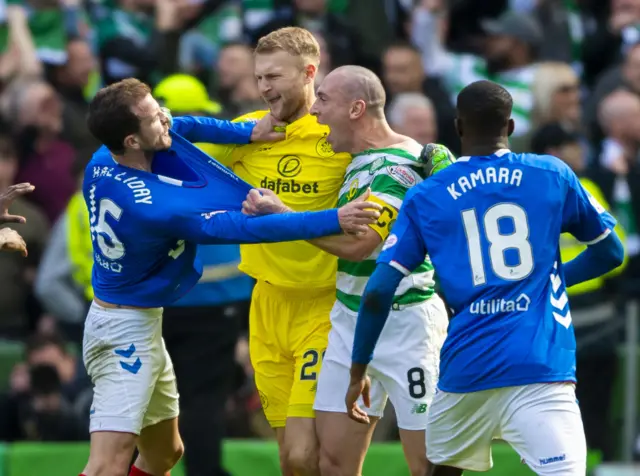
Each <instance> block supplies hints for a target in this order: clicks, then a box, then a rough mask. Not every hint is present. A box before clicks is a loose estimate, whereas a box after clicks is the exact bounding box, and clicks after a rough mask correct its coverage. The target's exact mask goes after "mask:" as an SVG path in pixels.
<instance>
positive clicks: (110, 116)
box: [83, 79, 380, 476]
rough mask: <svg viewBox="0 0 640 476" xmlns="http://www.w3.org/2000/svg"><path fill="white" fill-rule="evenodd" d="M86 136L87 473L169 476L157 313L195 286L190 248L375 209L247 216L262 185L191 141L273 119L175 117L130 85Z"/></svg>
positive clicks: (291, 236) (100, 104) (323, 227)
mask: <svg viewBox="0 0 640 476" xmlns="http://www.w3.org/2000/svg"><path fill="white" fill-rule="evenodd" d="M87 123H88V126H89V130H90V131H91V132H92V134H93V135H94V136H96V138H97V139H99V140H100V141H101V142H102V143H103V144H104V146H103V147H101V148H100V149H99V150H98V151H97V152H96V153H95V154H94V156H93V158H92V160H91V162H90V163H89V165H88V166H87V168H86V171H85V179H84V184H83V193H84V197H85V200H86V202H87V207H88V209H89V219H90V223H91V230H90V231H91V237H92V241H93V251H94V260H95V263H94V266H93V279H92V282H93V289H94V295H95V298H94V302H93V304H92V306H91V308H90V310H89V314H88V316H87V319H86V323H85V330H84V342H83V357H84V363H85V366H86V368H87V371H88V373H89V376H90V377H91V379H92V381H93V384H94V401H93V406H92V410H91V423H90V431H91V451H90V456H89V463H88V464H87V467H86V468H85V470H84V473H83V474H84V475H85V476H106V475H109V476H125V475H126V474H127V470H128V466H129V462H130V460H131V457H132V454H133V450H134V448H135V446H137V447H138V450H139V456H138V458H137V459H136V461H135V464H134V466H133V468H132V469H131V473H130V475H133V476H164V475H165V474H166V473H167V472H168V471H169V470H170V469H171V468H172V467H173V466H174V465H175V464H176V462H177V461H178V460H179V458H180V457H181V455H182V452H183V448H182V441H181V439H180V435H179V432H178V423H177V416H178V394H177V389H176V381H175V375H174V373H173V368H172V364H171V359H170V357H169V355H168V354H167V351H166V348H165V344H164V341H163V339H162V333H161V329H162V308H163V307H164V306H167V305H169V304H171V303H172V302H174V301H176V300H177V299H179V298H180V297H182V296H183V295H184V294H185V293H186V292H187V291H189V289H191V288H192V287H193V286H194V285H195V284H196V283H197V282H198V280H199V279H200V276H201V274H202V265H201V263H200V262H199V261H198V260H196V247H197V244H223V243H226V244H232V243H261V242H278V241H293V240H300V239H311V238H316V237H320V236H325V235H332V234H338V233H340V232H341V231H342V230H344V231H347V232H359V231H361V230H362V229H363V228H364V227H366V226H367V225H368V224H369V223H372V222H373V221H375V220H376V219H377V217H378V216H379V214H378V212H377V211H376V210H377V209H379V208H380V207H379V206H378V205H376V204H374V203H368V202H364V201H360V202H358V203H355V204H350V205H347V206H345V207H343V208H342V209H340V210H336V209H333V210H329V211H322V212H316V213H311V212H307V213H291V214H286V215H279V216H275V215H274V216H265V217H249V216H247V215H243V214H242V213H241V208H242V202H243V200H244V199H245V198H246V197H247V194H248V193H250V195H251V196H252V197H253V199H255V200H258V201H260V200H263V199H264V198H263V197H261V196H260V193H259V192H258V191H257V190H251V188H250V186H249V185H248V184H246V183H245V182H243V181H242V180H241V179H239V178H238V177H237V176H236V175H234V174H233V173H231V172H229V171H228V170H227V169H225V168H224V167H222V166H221V165H220V164H219V163H218V162H216V161H215V160H213V159H211V158H210V157H209V156H207V155H206V154H205V153H204V152H202V151H201V150H200V149H198V148H197V147H196V146H195V145H193V144H192V143H191V142H215V143H241V144H246V143H248V142H249V140H255V141H260V140H274V139H278V138H280V137H281V135H279V134H277V133H275V132H273V130H274V129H273V128H274V125H275V124H274V123H273V122H272V120H271V117H270V116H269V115H267V117H266V118H265V119H263V120H261V121H260V122H258V123H257V124H255V123H231V122H227V121H219V120H216V119H211V118H204V117H192V116H183V117H177V118H175V119H173V120H172V119H171V117H170V116H169V115H168V113H167V111H165V110H163V109H162V108H161V107H160V106H159V104H158V103H157V101H156V100H155V99H154V98H153V97H152V95H151V93H150V90H149V88H148V86H146V85H145V84H143V83H141V82H140V81H138V80H136V79H126V80H123V81H121V82H118V83H114V84H112V85H110V86H108V87H107V88H104V89H102V90H101V91H99V92H98V94H97V95H96V97H95V98H94V99H93V101H92V103H91V105H90V107H89V116H88V119H87Z"/></svg>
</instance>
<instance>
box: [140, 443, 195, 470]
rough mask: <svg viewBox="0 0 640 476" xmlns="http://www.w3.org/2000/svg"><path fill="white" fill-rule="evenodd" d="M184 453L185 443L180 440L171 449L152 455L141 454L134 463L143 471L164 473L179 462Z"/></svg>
mask: <svg viewBox="0 0 640 476" xmlns="http://www.w3.org/2000/svg"><path fill="white" fill-rule="evenodd" d="M183 454H184V445H183V444H182V441H178V442H176V444H175V445H174V446H173V447H172V448H171V450H166V449H165V450H164V451H163V452H162V453H160V452H158V453H155V454H153V455H152V456H150V455H149V454H148V453H145V454H142V453H141V454H139V455H138V458H137V459H136V461H135V463H134V464H135V466H136V467H138V468H139V469H142V470H143V471H147V472H151V473H152V474H156V473H160V474H164V473H165V472H167V471H170V470H171V469H172V468H173V467H175V465H176V464H178V461H180V459H181V458H182V455H183Z"/></svg>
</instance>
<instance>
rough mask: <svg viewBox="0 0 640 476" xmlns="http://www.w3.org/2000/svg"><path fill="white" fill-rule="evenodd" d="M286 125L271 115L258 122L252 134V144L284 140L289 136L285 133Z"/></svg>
mask: <svg viewBox="0 0 640 476" xmlns="http://www.w3.org/2000/svg"><path fill="white" fill-rule="evenodd" d="M285 126H286V124H285V123H284V122H282V121H279V120H277V119H276V118H275V117H273V116H272V115H271V113H269V114H267V115H266V116H264V117H263V118H262V119H260V120H259V121H258V123H257V124H256V125H255V127H254V128H253V132H251V142H273V141H278V140H283V139H284V138H285V137H286V136H287V135H286V133H285V132H284V128H285Z"/></svg>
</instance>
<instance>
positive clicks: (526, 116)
mask: <svg viewBox="0 0 640 476" xmlns="http://www.w3.org/2000/svg"><path fill="white" fill-rule="evenodd" d="M450 58H451V62H450V68H448V69H447V71H446V74H445V76H444V80H445V83H446V85H447V87H448V90H449V91H450V92H451V94H452V99H453V103H454V104H455V102H456V97H457V96H458V93H459V92H460V91H462V89H463V88H464V87H465V86H467V85H469V84H471V83H473V82H475V81H480V80H483V79H488V80H491V81H495V82H496V83H498V84H500V85H501V86H502V87H504V88H505V89H506V90H507V91H509V94H511V96H512V97H513V111H512V113H511V117H513V120H514V121H515V125H516V129H515V131H514V133H513V134H514V137H518V136H521V135H524V134H526V133H527V132H529V130H530V128H531V116H532V113H533V103H534V97H533V93H532V88H533V82H534V80H535V76H536V71H537V65H535V64H532V65H529V66H525V67H523V68H519V69H515V70H511V71H505V72H502V73H497V74H493V75H492V74H490V73H489V71H488V70H487V66H486V63H485V61H484V59H482V58H481V57H479V56H474V55H467V54H465V55H456V54H451V55H450Z"/></svg>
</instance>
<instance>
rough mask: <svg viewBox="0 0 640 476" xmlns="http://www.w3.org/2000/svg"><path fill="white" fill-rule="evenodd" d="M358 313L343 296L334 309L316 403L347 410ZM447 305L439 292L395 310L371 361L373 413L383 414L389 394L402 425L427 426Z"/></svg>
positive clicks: (410, 427) (407, 427)
mask: <svg viewBox="0 0 640 476" xmlns="http://www.w3.org/2000/svg"><path fill="white" fill-rule="evenodd" d="M357 318H358V315H357V313H354V312H352V311H350V310H349V309H347V308H346V307H345V306H344V305H343V304H341V303H340V302H339V301H338V302H336V303H335V305H334V306H333V309H332V311H331V325H332V328H331V331H330V333H329V343H328V345H327V351H326V353H325V356H324V360H323V362H322V369H321V370H320V377H319V378H318V390H317V393H316V400H315V404H314V407H313V408H314V409H315V410H318V411H325V412H336V413H346V412H347V408H346V405H345V401H344V400H345V395H346V393H347V388H348V387H349V380H350V376H349V369H350V368H351V351H352V349H353V338H354V334H355V328H356V321H357ZM448 322H449V320H448V317H447V311H446V308H445V306H444V303H443V302H442V300H441V299H440V298H439V297H438V296H437V295H436V296H434V297H432V298H431V299H429V300H428V301H426V302H423V303H420V304H416V305H413V306H408V307H406V308H404V309H402V310H398V311H391V312H390V313H389V318H388V319H387V322H386V324H385V326H384V329H383V330H382V334H381V335H380V339H379V340H378V344H377V346H376V348H375V351H374V354H373V360H372V361H371V363H370V364H369V369H368V375H369V377H370V378H371V407H370V408H365V407H364V404H363V402H362V398H360V401H359V403H358V404H359V405H360V407H361V408H362V409H363V410H365V411H366V412H367V413H368V414H369V415H370V416H375V417H379V418H381V417H382V414H383V411H384V407H385V405H386V403H387V397H388V398H389V399H390V400H391V403H393V408H394V409H395V412H396V419H397V421H398V427H399V428H401V429H403V430H424V429H425V428H426V425H427V407H428V405H429V404H430V402H431V399H432V398H433V394H434V392H435V389H436V385H437V383H438V372H439V366H440V349H441V348H442V344H443V343H444V340H445V338H446V335H447V325H448Z"/></svg>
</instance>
